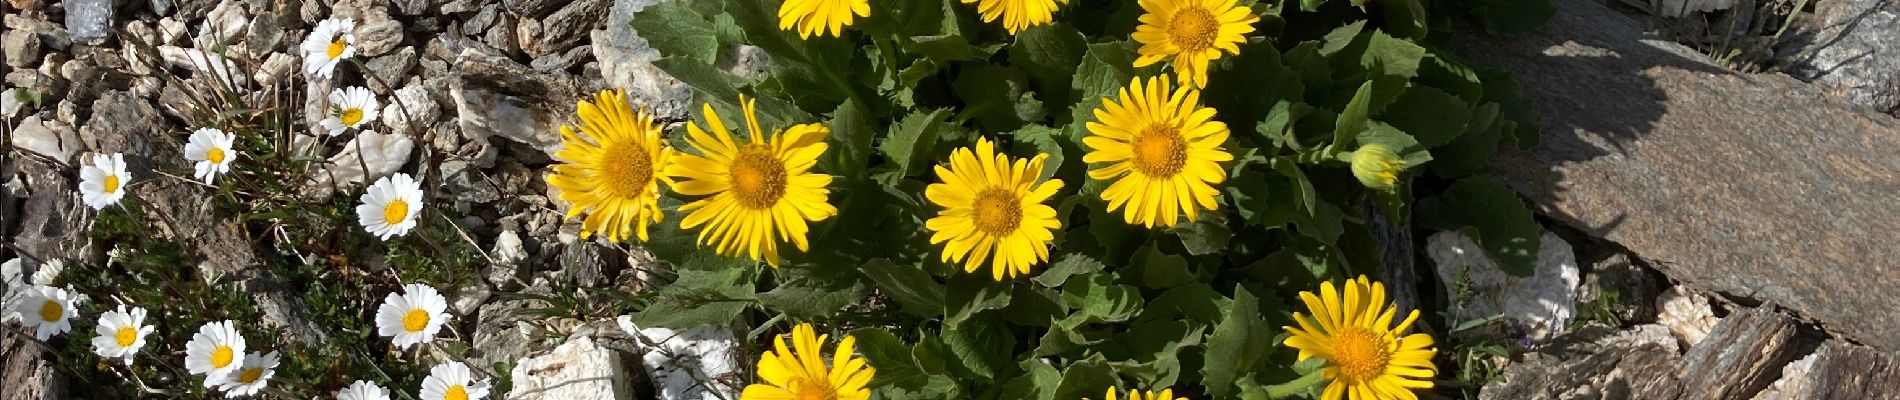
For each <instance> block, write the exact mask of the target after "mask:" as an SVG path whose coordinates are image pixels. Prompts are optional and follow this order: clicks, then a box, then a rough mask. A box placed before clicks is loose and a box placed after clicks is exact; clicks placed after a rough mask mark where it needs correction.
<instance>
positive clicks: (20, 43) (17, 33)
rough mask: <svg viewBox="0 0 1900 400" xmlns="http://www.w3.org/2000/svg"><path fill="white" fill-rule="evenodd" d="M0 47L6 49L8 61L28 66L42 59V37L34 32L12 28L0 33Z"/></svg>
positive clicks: (20, 66)
mask: <svg viewBox="0 0 1900 400" xmlns="http://www.w3.org/2000/svg"><path fill="white" fill-rule="evenodd" d="M0 49H4V50H6V53H7V54H6V63H7V65H10V66H13V67H14V68H28V67H32V66H33V65H34V64H38V63H39V61H40V38H39V35H34V34H33V33H32V32H27V31H21V30H11V31H7V32H6V33H5V34H0Z"/></svg>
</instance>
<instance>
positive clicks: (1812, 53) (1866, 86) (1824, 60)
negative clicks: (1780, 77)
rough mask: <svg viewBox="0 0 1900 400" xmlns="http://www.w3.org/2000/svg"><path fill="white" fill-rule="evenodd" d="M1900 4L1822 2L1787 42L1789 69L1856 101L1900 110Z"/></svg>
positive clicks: (1801, 20)
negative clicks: (1897, 33) (1899, 33)
mask: <svg viewBox="0 0 1900 400" xmlns="http://www.w3.org/2000/svg"><path fill="white" fill-rule="evenodd" d="M1894 32H1900V3H1896V2H1893V1H1891V0H1831V1H1822V2H1816V3H1815V6H1814V15H1813V18H1797V19H1795V24H1794V29H1792V31H1791V32H1789V33H1788V35H1787V36H1786V37H1785V38H1784V39H1783V43H1782V44H1781V53H1782V57H1784V60H1783V61H1784V62H1786V63H1788V64H1789V66H1790V68H1788V73H1790V74H1793V75H1794V76H1795V77H1796V78H1801V80H1805V81H1809V82H1814V83H1818V84H1821V85H1823V86H1826V87H1828V88H1829V92H1830V94H1835V95H1842V96H1843V97H1846V98H1847V99H1848V100H1849V101H1852V102H1854V103H1855V104H1863V105H1867V106H1871V107H1874V108H1875V109H1878V110H1884V111H1888V112H1894V111H1900V35H1896V34H1894Z"/></svg>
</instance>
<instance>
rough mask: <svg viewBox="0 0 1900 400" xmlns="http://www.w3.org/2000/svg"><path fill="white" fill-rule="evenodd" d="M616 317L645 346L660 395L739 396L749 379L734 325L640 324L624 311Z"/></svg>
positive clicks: (672, 399) (678, 398) (689, 398)
mask: <svg viewBox="0 0 1900 400" xmlns="http://www.w3.org/2000/svg"><path fill="white" fill-rule="evenodd" d="M615 322H618V323H619V324H620V329H622V330H625V331H627V333H628V334H631V335H633V336H634V337H635V338H637V339H638V340H639V342H640V344H641V345H642V346H644V347H646V354H645V355H644V356H642V357H641V360H640V364H641V366H642V367H645V368H646V372H647V376H649V377H652V378H653V388H654V391H656V392H658V393H656V394H657V395H658V396H659V398H660V399H661V400H718V399H737V398H739V392H740V390H742V389H743V388H744V386H743V385H744V384H745V382H747V381H749V375H747V372H746V369H745V368H743V367H742V366H741V365H740V364H739V360H740V358H739V349H740V347H739V340H738V339H737V338H735V337H733V335H732V331H729V330H727V329H724V328H720V327H712V326H702V327H698V328H693V329H688V330H685V331H674V330H672V329H666V328H646V329H641V328H640V327H638V326H634V325H633V319H632V317H629V316H624V315H623V316H621V317H620V318H619V319H618V320H616V321H615Z"/></svg>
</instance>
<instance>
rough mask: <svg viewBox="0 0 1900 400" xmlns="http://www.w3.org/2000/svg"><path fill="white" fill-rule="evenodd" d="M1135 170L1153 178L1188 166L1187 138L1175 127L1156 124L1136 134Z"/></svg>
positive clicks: (1162, 176)
mask: <svg viewBox="0 0 1900 400" xmlns="http://www.w3.org/2000/svg"><path fill="white" fill-rule="evenodd" d="M1133 145H1134V150H1135V151H1134V153H1135V160H1134V161H1135V170H1136V171H1141V173H1142V174H1145V175H1148V176H1149V177H1152V178H1167V177H1172V176H1174V174H1178V173H1181V168H1182V167H1185V166H1187V139H1184V138H1182V137H1181V133H1180V132H1179V131H1177V130H1176V129H1175V128H1174V127H1171V126H1165V125H1156V126H1152V127H1149V128H1148V129H1147V130H1145V131H1142V132H1141V134H1138V135H1135V141H1134V143H1133Z"/></svg>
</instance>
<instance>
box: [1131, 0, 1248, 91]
mask: <svg viewBox="0 0 1900 400" xmlns="http://www.w3.org/2000/svg"><path fill="white" fill-rule="evenodd" d="M1141 9H1142V10H1143V11H1146V12H1145V13H1143V14H1141V26H1139V27H1136V28H1135V33H1134V34H1133V35H1130V36H1132V37H1133V38H1134V39H1135V41H1136V42H1141V50H1139V51H1140V53H1141V58H1138V59H1135V67H1145V66H1149V65H1153V64H1154V63H1157V62H1161V60H1162V59H1165V58H1169V57H1172V58H1174V63H1173V65H1174V76H1175V78H1176V79H1177V80H1178V81H1179V82H1180V84H1181V86H1189V85H1192V86H1194V87H1207V64H1208V63H1209V62H1212V61H1214V60H1219V59H1220V58H1221V56H1222V52H1226V53H1228V54H1238V53H1240V44H1241V43H1242V42H1246V41H1247V38H1246V37H1245V36H1246V35H1247V34H1248V33H1251V32H1253V23H1254V22H1255V21H1259V20H1260V16H1258V15H1254V14H1253V11H1252V10H1249V9H1248V8H1246V7H1239V6H1235V5H1234V0H1141Z"/></svg>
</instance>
